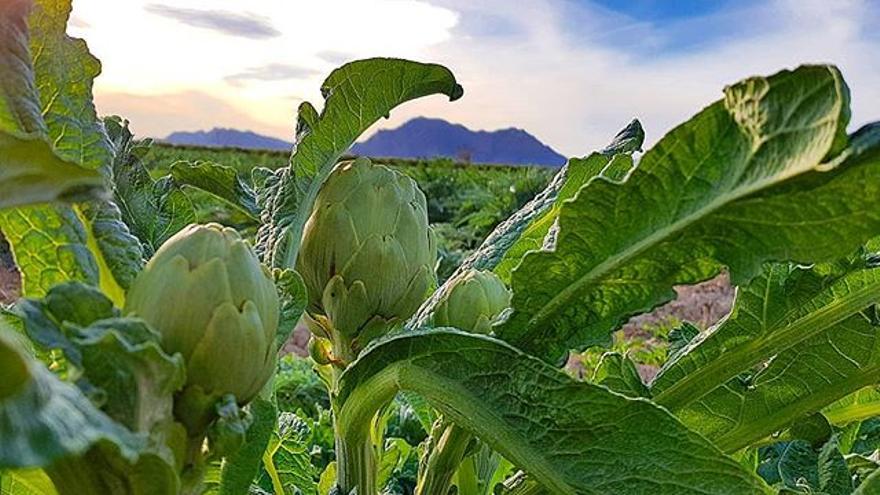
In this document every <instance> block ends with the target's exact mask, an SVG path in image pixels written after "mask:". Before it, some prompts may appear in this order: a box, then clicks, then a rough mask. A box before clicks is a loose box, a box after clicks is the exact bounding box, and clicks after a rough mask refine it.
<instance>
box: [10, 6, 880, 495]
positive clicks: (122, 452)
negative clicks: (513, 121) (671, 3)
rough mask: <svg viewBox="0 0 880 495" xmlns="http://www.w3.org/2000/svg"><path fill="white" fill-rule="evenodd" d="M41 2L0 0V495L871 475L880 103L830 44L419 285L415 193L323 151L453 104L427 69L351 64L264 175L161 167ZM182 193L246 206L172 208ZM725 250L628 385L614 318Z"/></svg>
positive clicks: (656, 493)
mask: <svg viewBox="0 0 880 495" xmlns="http://www.w3.org/2000/svg"><path fill="white" fill-rule="evenodd" d="M69 13H70V3H69V0H68V1H64V0H35V1H33V2H31V1H29V0H8V1H4V2H2V3H0V89H2V91H0V230H2V232H3V234H4V236H5V238H6V240H7V241H8V244H9V249H10V250H11V253H12V255H13V257H14V261H15V264H16V266H17V270H18V272H19V273H20V276H21V286H20V291H21V297H20V298H19V299H18V300H17V301H15V302H14V303H13V304H11V305H9V306H8V307H4V308H3V322H2V326H3V329H2V332H0V493H2V494H3V495H33V494H53V493H57V494H61V495H99V494H100V495H103V494H139V495H140V494H150V495H153V494H155V495H165V494H178V493H180V494H202V493H212V494H214V493H216V494H248V493H253V494H264V493H274V494H298V493H304V494H321V495H326V494H331V493H332V494H351V493H359V494H372V493H380V492H381V493H394V494H397V493H400V494H404V493H417V494H422V495H436V494H441V495H448V494H453V493H454V494H468V495H470V494H475V495H489V494H511V495H512V494H532V493H558V494H653V495H665V494H670V495H672V494H675V495H681V494H703V495H705V494H719V495H721V494H756V493H768V494H769V493H823V494H849V493H858V494H862V495H864V494H876V493H880V469H878V468H880V455H878V448H880V420H878V418H880V393H878V390H877V388H876V386H877V383H878V381H880V313H878V312H877V308H876V303H877V302H878V300H880V267H878V265H880V255H878V254H877V253H878V252H880V240H878V239H880V124H871V125H867V126H865V127H862V128H861V129H858V130H856V131H855V132H853V133H848V132H847V126H848V123H849V115H850V110H849V89H848V88H847V86H846V83H845V82H844V80H843V77H842V75H841V73H840V72H839V71H838V70H837V69H836V68H835V67H833V66H821V65H813V66H802V67H798V68H796V69H793V70H783V71H781V72H778V73H776V74H773V75H769V76H756V77H751V78H748V79H745V80H743V81H740V82H736V83H733V84H731V85H730V86H727V87H726V88H723V92H722V93H721V98H720V99H719V100H717V101H715V102H710V103H709V104H708V106H706V107H705V108H703V109H702V110H698V111H697V113H696V114H694V116H693V117H692V118H690V119H689V120H687V121H686V122H683V123H682V124H681V125H679V126H677V127H676V128H675V129H673V130H672V131H670V132H669V133H668V134H667V135H665V136H664V137H663V138H662V139H660V140H659V141H658V142H657V144H656V145H654V146H653V147H652V148H651V149H649V150H647V151H645V152H644V153H643V152H642V149H641V148H642V144H643V141H644V132H643V130H642V127H641V124H640V123H639V122H638V121H633V122H632V123H630V124H629V125H627V126H626V127H625V128H624V129H623V130H621V131H620V132H619V133H618V134H617V135H616V136H614V137H613V139H610V143H609V145H608V146H607V147H606V148H604V149H602V150H598V151H594V152H589V153H588V154H586V155H585V156H583V157H578V158H571V159H570V160H569V161H568V164H567V165H566V166H565V167H563V168H562V169H560V170H559V171H558V173H557V174H556V175H555V176H554V177H553V178H552V179H551V180H550V181H549V184H548V185H547V186H546V188H544V189H543V190H542V191H540V192H539V193H538V194H537V195H535V196H534V198H532V199H531V200H529V201H528V202H527V203H526V204H525V205H524V206H522V207H521V208H519V209H518V210H516V211H515V212H513V213H512V214H511V215H510V216H509V218H507V219H505V220H504V221H502V222H501V223H500V224H499V225H497V226H496V227H495V228H494V229H493V230H492V231H491V232H489V233H488V235H487V236H486V237H485V239H483V240H482V241H481V242H480V243H479V246H477V247H476V249H474V250H473V251H472V252H471V253H470V254H468V255H467V256H465V257H464V259H462V260H460V262H458V260H455V262H454V263H455V265H456V266H454V267H451V268H450V267H447V272H448V273H446V274H443V275H441V276H438V273H437V269H438V263H437V261H438V254H437V244H438V242H437V237H438V236H437V234H436V233H435V232H434V230H433V229H432V227H431V226H430V225H429V215H428V213H429V209H430V205H431V199H430V198H426V196H425V194H424V193H423V192H422V191H421V190H420V189H419V187H418V186H417V183H416V182H415V181H414V180H413V179H412V178H410V177H408V176H407V175H406V174H405V173H403V172H401V170H404V169H400V168H389V167H386V166H385V165H382V164H379V163H374V162H372V161H370V160H369V159H367V158H357V159H344V160H340V158H341V157H343V156H344V154H345V153H346V152H347V150H348V149H349V147H350V146H351V144H352V143H353V142H354V141H355V140H356V139H357V138H358V137H359V136H360V134H361V133H363V132H364V131H365V130H366V129H367V128H368V127H369V126H370V125H372V124H373V123H374V122H376V121H378V120H379V119H381V118H382V117H384V116H386V115H388V114H389V112H391V111H392V109H393V108H395V107H396V106H398V105H400V104H403V103H405V102H406V101H409V100H412V99H415V98H419V97H422V96H426V95H432V94H443V95H446V96H447V97H448V98H449V99H450V100H458V99H459V98H461V97H462V95H463V89H462V87H461V86H460V85H459V84H458V83H457V82H456V80H455V78H454V76H453V74H452V73H451V72H450V71H449V70H448V69H446V68H444V67H441V66H438V65H433V64H425V63H419V62H413V61H406V60H398V59H369V60H359V61H354V62H351V63H348V64H346V65H344V66H342V67H340V68H338V69H336V70H335V71H333V72H332V73H331V74H330V75H329V76H328V77H327V79H326V81H325V82H324V84H323V86H322V88H321V90H322V94H323V96H324V100H325V101H324V102H323V105H321V110H320V111H318V110H317V109H316V108H315V107H314V106H312V105H311V104H309V103H303V104H302V105H301V106H300V108H299V112H298V120H297V125H296V129H295V131H294V133H295V137H296V145H295V148H294V150H293V151H292V153H291V155H290V159H289V163H288V164H287V165H285V166H281V167H279V168H275V169H270V168H264V167H255V168H253V169H252V170H247V171H244V170H240V169H237V168H234V167H230V166H225V165H221V164H218V163H216V162H212V161H198V160H197V159H194V160H189V161H178V162H176V163H174V164H173V165H171V166H170V167H169V169H168V173H167V174H165V175H161V176H156V174H153V175H151V173H150V172H151V171H150V169H148V167H147V166H146V165H145V162H144V159H145V156H147V154H148V153H149V143H147V142H144V141H138V140H135V139H134V137H133V136H132V134H131V133H130V132H129V130H128V127H127V125H126V123H125V121H124V120H122V119H119V118H114V117H108V118H103V119H99V118H98V116H97V115H96V113H95V108H94V105H93V103H92V99H91V87H92V80H93V79H94V78H95V77H96V76H97V75H98V74H99V72H100V65H99V62H98V61H97V60H96V59H95V58H94V57H93V56H91V55H90V53H89V51H88V48H87V46H86V44H85V42H84V41H82V40H77V39H72V38H69V37H68V36H66V35H65V29H66V27H65V26H66V22H67V18H68V16H69ZM719 89H720V88H719ZM858 89H859V88H854V90H856V91H858ZM457 104H467V103H466V102H464V101H463V102H460V103H457ZM695 110H697V109H695ZM195 189H198V190H199V191H200V192H198V193H196V192H194V191H195ZM208 196H211V197H216V198H218V199H217V201H222V202H223V204H225V205H228V207H229V208H231V209H234V211H235V212H237V213H236V214H237V215H240V216H241V218H244V219H245V221H244V223H246V224H248V225H250V226H251V228H240V229H236V228H232V226H235V225H233V224H234V222H230V224H229V225H225V226H224V225H221V224H219V223H207V224H198V223H194V222H196V221H197V220H198V219H199V218H201V217H199V202H200V198H206V197H208ZM231 225H232V226H231ZM447 228H452V229H453V230H454V225H453V226H451V227H450V226H447ZM721 273H726V274H728V275H729V277H730V280H731V283H732V284H734V285H735V286H736V287H737V292H736V297H735V301H734V303H733V308H732V310H731V311H730V313H729V314H728V315H727V316H726V317H725V318H724V319H723V320H722V321H720V322H718V323H717V324H715V325H713V326H711V327H710V328H707V329H704V328H698V327H697V326H695V325H691V324H689V323H687V322H682V323H681V324H680V325H677V326H676V327H675V328H670V329H667V330H664V331H662V332H658V335H657V336H656V337H657V338H658V339H660V340H662V341H663V353H662V355H661V356H659V357H656V356H655V358H656V361H657V362H656V363H655V364H657V365H658V366H660V368H659V371H658V372H657V373H656V376H654V377H653V378H652V379H651V380H650V381H648V380H645V379H644V378H643V376H642V375H640V374H639V373H638V372H637V365H638V364H640V363H639V362H638V359H639V357H638V356H639V355H638V353H637V352H630V351H634V350H633V349H632V348H631V347H630V346H629V345H628V343H627V342H621V341H620V340H619V339H616V338H614V337H613V336H614V335H617V333H616V332H617V330H618V329H619V328H620V327H621V325H623V324H624V323H626V322H627V321H628V320H629V319H630V318H631V317H633V316H634V315H639V314H642V313H646V312H648V311H651V310H652V309H653V308H655V307H657V306H659V305H661V304H663V303H666V302H668V301H670V300H671V299H672V298H673V297H674V296H675V292H674V289H675V288H676V287H679V286H683V285H690V284H695V283H698V282H701V281H704V280H708V279H711V278H713V277H716V276H718V275H719V274H721ZM298 322H305V324H306V325H307V326H308V329H309V330H310V333H311V338H310V341H309V344H308V348H309V354H310V357H309V358H295V357H292V356H284V357H281V358H279V357H278V354H279V352H278V351H279V349H280V348H281V347H282V346H283V345H284V343H285V342H286V341H287V340H288V338H289V336H290V333H291V332H292V330H293V328H294V327H295V326H296V325H297V323H298ZM586 349H591V350H590V352H591V353H592V354H591V356H593V357H594V358H595V359H596V362H595V363H593V365H591V368H590V372H589V373H586V374H584V376H583V377H581V376H578V377H574V376H572V374H571V373H570V372H566V371H565V370H564V369H563V364H564V363H565V362H566V360H567V357H568V356H569V355H570V354H571V353H572V352H580V351H583V350H586ZM597 349H607V350H608V352H604V353H602V352H599V351H597Z"/></svg>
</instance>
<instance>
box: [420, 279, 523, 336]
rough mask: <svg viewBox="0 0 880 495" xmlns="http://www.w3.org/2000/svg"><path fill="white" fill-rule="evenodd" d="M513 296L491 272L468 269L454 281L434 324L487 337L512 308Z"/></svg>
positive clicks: (440, 306) (438, 309)
mask: <svg viewBox="0 0 880 495" xmlns="http://www.w3.org/2000/svg"><path fill="white" fill-rule="evenodd" d="M510 298H511V294H510V291H509V290H508V289H507V287H506V286H505V285H504V282H502V281H501V279H500V278H498V276H497V275H495V274H494V273H492V272H490V271H480V270H468V271H466V272H463V273H461V274H460V275H457V276H456V277H455V279H454V280H452V281H451V285H450V288H449V290H447V291H446V293H445V294H443V296H442V297H441V298H440V301H439V302H438V303H437V306H436V308H435V310H434V325H435V326H438V327H455V328H458V329H460V330H465V331H468V332H472V333H481V334H488V333H489V332H490V331H491V330H492V324H493V323H495V322H496V321H497V320H498V318H499V317H500V316H501V315H502V313H504V311H505V310H506V309H507V308H508V307H509V306H510Z"/></svg>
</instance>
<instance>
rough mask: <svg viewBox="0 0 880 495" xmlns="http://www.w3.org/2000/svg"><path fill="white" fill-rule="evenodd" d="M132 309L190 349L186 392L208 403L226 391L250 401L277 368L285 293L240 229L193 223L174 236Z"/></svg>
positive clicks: (175, 347)
mask: <svg viewBox="0 0 880 495" xmlns="http://www.w3.org/2000/svg"><path fill="white" fill-rule="evenodd" d="M125 312H126V313H127V314H129V315H131V316H138V317H141V318H143V319H144V320H146V321H147V322H148V323H150V325H152V326H153V328H155V329H156V330H157V331H158V332H159V333H160V334H161V336H162V347H163V348H164V349H165V350H166V351H167V352H169V353H180V354H181V355H183V358H184V360H185V361H186V375H187V385H186V389H185V390H184V397H190V398H192V397H198V399H197V401H198V402H199V403H203V404H204V407H205V408H210V407H212V406H213V403H214V402H216V401H217V400H219V399H220V398H221V397H223V396H224V395H226V394H233V395H234V396H235V398H236V400H237V401H238V403H239V404H246V403H248V402H250V400H251V399H253V398H254V396H255V395H256V394H257V392H259V390H260V389H261V388H262V387H263V385H265V383H266V382H267V381H268V379H269V378H270V376H271V375H272V373H273V371H274V368H275V357H276V352H275V351H276V350H275V345H274V339H275V332H276V330H277V328H278V319H279V300H278V293H277V292H276V289H275V285H274V283H273V281H272V277H271V275H270V273H269V272H268V270H267V269H266V268H265V267H264V266H263V265H261V264H260V262H259V261H258V260H257V257H256V255H255V254H254V252H253V250H252V249H251V247H250V246H249V245H248V244H247V242H245V241H244V240H243V239H242V238H241V237H240V236H239V235H238V233H237V232H236V231H235V230H233V229H230V228H226V227H223V226H221V225H218V224H208V225H190V226H188V227H186V228H184V229H183V230H181V231H180V232H178V233H177V234H176V235H174V236H173V237H171V238H170V239H168V241H166V242H165V243H164V244H163V245H162V246H161V247H160V248H159V249H158V250H157V251H156V254H155V255H154V256H153V257H152V259H150V261H149V263H147V266H146V267H145V268H144V270H143V271H142V272H141V273H140V274H139V275H138V277H137V279H135V281H134V283H133V285H132V287H131V290H130V291H129V294H128V298H127V299H126V304H125ZM190 400H196V399H190ZM184 402H186V401H184ZM203 412H204V411H197V412H196V413H195V414H202V413H203ZM183 419H184V421H185V422H187V419H191V420H194V421H196V422H198V421H199V420H196V419H194V418H183ZM191 422H192V421H190V423H191Z"/></svg>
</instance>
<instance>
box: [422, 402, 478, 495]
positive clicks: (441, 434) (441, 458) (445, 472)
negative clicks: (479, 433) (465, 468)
mask: <svg viewBox="0 0 880 495" xmlns="http://www.w3.org/2000/svg"><path fill="white" fill-rule="evenodd" d="M433 430H434V431H433V432H432V434H433V435H435V438H434V442H433V445H434V448H433V449H431V450H430V451H428V452H426V455H427V456H428V458H427V460H426V461H425V462H423V463H422V466H420V468H421V469H420V472H419V483H418V486H416V495H446V494H447V493H448V492H449V488H450V487H451V486H452V477H453V476H455V471H456V470H457V469H458V466H459V465H460V464H461V460H462V459H463V458H464V454H465V452H466V451H467V447H468V444H470V442H471V440H473V435H471V434H470V433H469V432H468V431H466V430H463V429H461V428H459V427H458V426H455V425H454V424H453V423H450V422H448V421H446V420H445V419H441V420H440V423H439V425H438V426H435V427H434V428H433Z"/></svg>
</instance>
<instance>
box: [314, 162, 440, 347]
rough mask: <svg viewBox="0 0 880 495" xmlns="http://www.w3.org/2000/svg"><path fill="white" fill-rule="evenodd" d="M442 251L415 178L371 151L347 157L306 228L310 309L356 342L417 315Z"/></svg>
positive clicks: (321, 193)
mask: <svg viewBox="0 0 880 495" xmlns="http://www.w3.org/2000/svg"><path fill="white" fill-rule="evenodd" d="M436 260H437V252H436V246H435V241H434V234H433V232H432V231H431V229H430V228H429V227H428V214H427V208H426V203H425V195H424V194H423V193H422V192H421V191H420V190H419V188H418V187H417V186H416V183H415V181H413V180H412V179H410V178H409V177H407V176H406V175H403V174H401V173H398V172H395V171H393V170H391V169H389V168H387V167H385V166H382V165H376V164H373V163H372V162H371V161H370V160H368V159H366V158H358V159H357V160H354V161H347V162H341V163H339V164H337V166H336V167H335V168H334V169H333V172H331V174H330V176H329V177H328V178H327V181H326V182H325V183H324V185H323V186H322V188H321V190H320V191H319V192H318V195H317V198H316V200H315V206H314V209H313V210H312V213H311V215H310V217H309V219H308V221H307V222H306V224H305V227H304V229H303V237H302V246H301V248H300V253H299V257H298V259H297V266H296V269H297V271H298V272H299V273H300V274H301V275H302V276H303V280H304V281H305V283H306V287H307V289H308V295H309V303H308V313H309V314H310V316H311V318H312V319H313V320H315V321H322V318H323V319H325V321H328V322H329V327H330V328H332V331H333V332H334V333H335V334H337V335H333V336H330V337H331V338H332V340H334V341H337V340H338V339H339V338H340V337H342V338H344V339H345V340H347V341H349V342H351V343H352V348H353V350H355V351H356V350H357V348H359V347H362V346H364V345H366V344H367V343H368V342H369V340H371V339H373V338H375V337H378V336H381V335H382V334H384V333H386V332H387V331H388V330H389V329H390V328H391V327H392V326H393V325H394V324H397V323H398V322H400V321H402V320H405V319H406V318H409V317H410V316H412V314H413V313H415V311H416V310H417V309H418V307H419V305H421V303H422V302H423V301H424V300H425V299H426V298H427V296H428V293H429V291H430V289H432V288H433V287H434V286H435V284H436V279H435V275H434V265H435V263H436Z"/></svg>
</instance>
